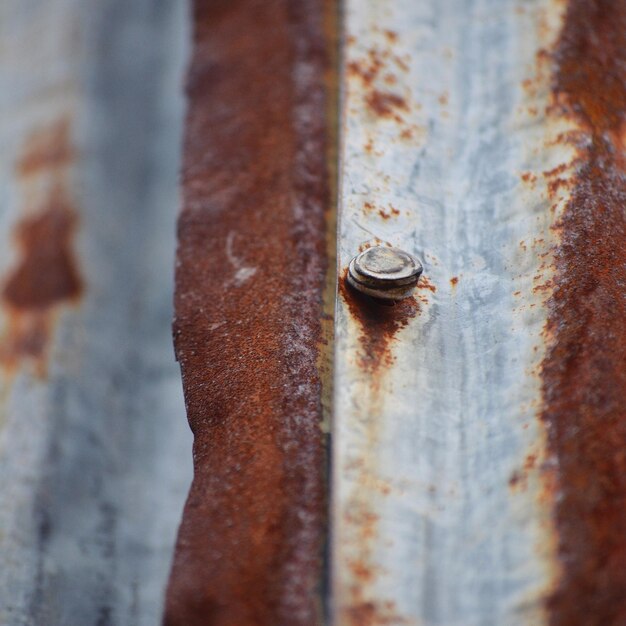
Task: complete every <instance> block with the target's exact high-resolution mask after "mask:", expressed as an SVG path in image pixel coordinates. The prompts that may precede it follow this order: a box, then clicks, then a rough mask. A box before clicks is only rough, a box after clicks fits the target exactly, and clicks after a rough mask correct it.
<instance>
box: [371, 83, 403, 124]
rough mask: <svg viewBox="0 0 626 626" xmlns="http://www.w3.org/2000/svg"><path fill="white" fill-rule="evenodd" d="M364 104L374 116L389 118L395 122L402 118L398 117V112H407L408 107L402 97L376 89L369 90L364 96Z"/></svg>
mask: <svg viewBox="0 0 626 626" xmlns="http://www.w3.org/2000/svg"><path fill="white" fill-rule="evenodd" d="M365 102H366V103H367V106H368V107H369V108H370V111H371V112H372V113H374V114H375V115H378V116H379V117H391V118H393V119H395V120H396V121H402V118H400V117H399V116H398V113H397V112H398V111H408V110H409V106H408V104H407V103H406V100H405V99H404V98H403V97H402V96H399V95H398V94H396V93H392V92H388V91H387V92H385V91H379V90H378V89H373V90H371V91H370V92H369V93H368V94H367V96H365Z"/></svg>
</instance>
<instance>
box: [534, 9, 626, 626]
mask: <svg viewBox="0 0 626 626" xmlns="http://www.w3.org/2000/svg"><path fill="white" fill-rule="evenodd" d="M551 52H552V51H551ZM552 62H553V64H554V66H555V76H554V102H553V105H552V107H551V109H550V115H551V116H553V117H566V118H570V119H571V120H572V123H573V124H574V125H575V128H576V132H572V133H570V134H569V135H567V136H564V137H562V138H561V141H563V142H565V143H568V144H569V145H571V146H572V147H573V149H574V150H575V155H574V158H573V159H572V161H571V162H570V163H569V164H568V167H569V168H570V169H573V170H574V175H573V176H572V177H570V178H569V179H567V180H563V179H562V178H561V177H560V176H559V175H558V173H555V174H554V175H553V179H554V180H555V185H554V187H553V189H552V190H551V191H552V193H551V195H552V197H556V196H558V195H560V194H561V193H562V189H564V188H566V189H568V190H569V191H570V194H571V199H570V201H569V203H568V204H567V206H566V207H565V209H564V211H563V212H562V214H561V215H560V216H559V219H558V220H557V222H556V224H555V229H556V231H557V234H558V238H559V247H558V250H557V252H556V256H555V264H556V273H555V276H554V287H553V294H552V297H551V299H550V303H549V310H550V315H549V320H548V325H547V328H546V333H547V340H548V343H549V346H550V348H549V350H548V353H547V355H546V358H545V360H544V362H543V365H542V384H543V396H544V407H543V411H542V417H543V419H544V420H545V422H546V424H547V427H548V433H549V444H550V450H551V452H552V454H553V455H554V457H555V460H556V464H557V467H558V472H557V476H558V482H557V489H558V492H557V493H558V498H557V500H556V516H557V522H558V531H559V557H560V561H561V564H562V575H561V578H560V580H559V583H558V587H557V590H556V592H555V594H554V595H553V597H552V598H551V601H550V610H551V619H550V623H551V624H553V625H559V626H561V625H563V626H564V625H566V624H567V625H571V624H585V626H587V625H589V626H592V625H596V624H597V625H600V624H623V623H626V593H625V592H626V457H625V453H624V449H625V445H626V291H625V289H626V212H625V211H626V171H625V162H624V156H623V155H624V129H625V128H626V125H625V122H626V5H625V4H624V3H623V2H606V1H600V0H594V1H581V0H571V1H570V2H569V4H568V6H567V13H566V17H565V24H564V27H563V31H562V33H561V35H560V38H559V41H558V44H557V46H556V49H555V50H554V52H553V54H552Z"/></svg>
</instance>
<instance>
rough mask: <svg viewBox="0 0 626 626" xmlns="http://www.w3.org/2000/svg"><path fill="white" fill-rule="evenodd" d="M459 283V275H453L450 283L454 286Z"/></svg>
mask: <svg viewBox="0 0 626 626" xmlns="http://www.w3.org/2000/svg"><path fill="white" fill-rule="evenodd" d="M458 284H459V277H458V276H453V277H452V278H451V279H450V285H452V287H456V286H457V285H458Z"/></svg>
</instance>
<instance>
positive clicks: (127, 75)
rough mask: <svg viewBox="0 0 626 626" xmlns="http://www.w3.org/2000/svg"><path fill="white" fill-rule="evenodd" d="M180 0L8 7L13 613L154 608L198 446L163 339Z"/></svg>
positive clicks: (0, 109) (151, 615) (5, 465)
mask: <svg viewBox="0 0 626 626" xmlns="http://www.w3.org/2000/svg"><path fill="white" fill-rule="evenodd" d="M185 41H186V15H185V6H184V3H181V2H174V1H167V2H159V3H155V2H151V1H150V0H133V1H132V2H129V1H127V0H119V1H118V0H89V1H87V2H85V1H82V0H81V1H76V0H17V1H9V2H2V3H1V4H0V42H1V44H0V74H1V75H2V79H1V83H2V89H0V145H1V146H2V149H1V150H0V202H1V206H0V241H1V246H0V272H1V274H2V286H1V289H0V309H1V311H0V315H1V318H2V319H1V323H2V327H1V330H0V387H1V389H2V398H1V404H0V416H1V417H0V474H1V475H2V481H1V483H0V563H1V567H0V623H2V624H7V625H11V626H13V625H20V624H24V625H26V624H28V625H31V624H32V625H37V626H40V625H42V624H50V625H51V624H81V625H83V624H84V625H88V624H94V625H95V624H120V625H122V624H124V625H128V624H145V625H148V624H150V625H152V624H156V623H158V622H159V620H160V614H161V608H162V604H163V592H164V587H165V582H166V578H167V574H168V570H169V567H170V559H171V549H172V546H173V543H174V539H175V532H176V527H177V525H178V521H179V516H180V510H181V507H182V504H183V501H184V497H185V494H186V490H187V488H188V484H189V480H190V474H191V462H190V460H188V459H189V449H190V445H191V441H190V439H191V438H190V435H189V433H188V428H187V426H186V424H185V421H184V408H183V403H182V394H181V392H180V380H179V373H178V368H177V367H176V365H175V362H174V358H173V351H172V348H171V339H170V319H171V292H172V280H171V278H170V276H171V274H172V264H173V257H174V254H173V253H174V220H175V215H176V207H177V188H176V183H177V167H178V165H177V164H178V152H179V150H178V145H179V135H180V129H181V118H182V110H183V99H182V97H181V93H180V79H181V75H182V67H183V63H184V55H185V47H186V46H185Z"/></svg>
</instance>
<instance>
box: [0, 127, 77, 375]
mask: <svg viewBox="0 0 626 626" xmlns="http://www.w3.org/2000/svg"><path fill="white" fill-rule="evenodd" d="M75 159H76V154H75V149H74V146H73V144H72V141H71V124H70V118H69V117H61V118H60V119H58V120H57V121H55V122H54V123H52V124H50V125H49V126H45V127H42V128H39V129H37V130H35V131H34V132H33V133H32V134H31V135H30V136H29V137H28V139H27V140H26V142H25V145H24V146H23V149H22V152H21V154H20V157H19V158H18V160H17V163H16V165H15V173H16V178H17V181H18V182H19V186H20V191H21V194H22V196H23V200H22V202H23V205H24V212H25V214H26V215H25V216H24V217H23V218H22V219H21V220H19V222H18V223H17V225H16V227H15V231H14V235H15V241H16V244H17V247H18V255H17V262H16V264H15V266H14V267H13V268H11V270H10V272H9V273H8V275H7V276H6V277H5V279H4V284H3V287H2V290H1V292H0V306H1V307H2V309H3V312H4V314H5V327H4V330H3V332H2V334H0V365H1V366H3V367H4V368H5V369H6V370H8V371H12V370H15V369H16V368H17V367H18V366H19V365H20V364H21V363H22V362H23V361H24V360H27V361H32V362H33V363H34V364H35V367H36V372H37V373H38V374H39V375H41V376H43V375H44V374H45V371H46V356H47V349H48V344H49V343H50V339H51V336H52V331H53V329H54V322H55V321H56V318H57V315H56V313H57V309H58V308H59V306H61V305H63V304H71V303H74V302H76V301H77V300H78V299H79V297H80V296H81V294H82V291H83V280H82V277H81V274H80V271H79V267H78V263H77V260H76V256H75V254H74V237H75V234H76V230H77V222H78V211H77V208H76V205H75V203H74V201H73V198H72V194H71V189H70V188H71V185H70V183H69V176H70V168H71V166H72V165H73V164H74V161H75Z"/></svg>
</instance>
